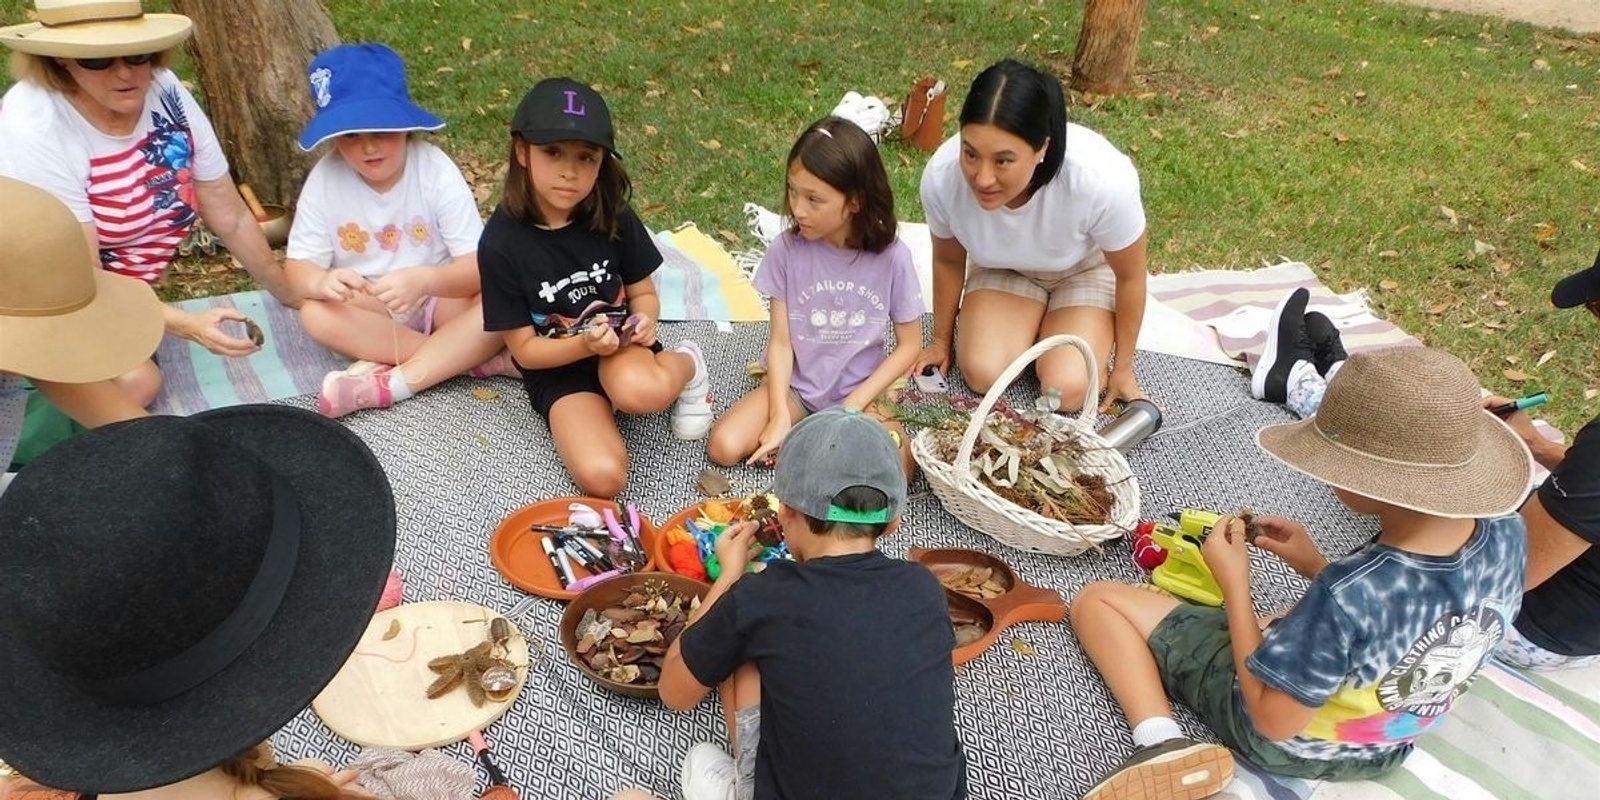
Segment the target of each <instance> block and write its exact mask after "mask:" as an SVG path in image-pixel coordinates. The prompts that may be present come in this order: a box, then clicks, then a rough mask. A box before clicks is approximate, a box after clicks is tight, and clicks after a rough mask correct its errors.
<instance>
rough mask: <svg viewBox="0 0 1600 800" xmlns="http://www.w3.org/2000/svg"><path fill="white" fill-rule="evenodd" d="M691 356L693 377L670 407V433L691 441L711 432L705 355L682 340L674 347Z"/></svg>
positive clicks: (708, 379) (708, 378)
mask: <svg viewBox="0 0 1600 800" xmlns="http://www.w3.org/2000/svg"><path fill="white" fill-rule="evenodd" d="M673 349H674V350H676V351H677V352H679V353H687V354H688V356H689V357H690V358H692V359H694V377H692V378H690V379H689V385H687V386H685V387H683V391H682V392H679V393H678V401H677V402H676V403H675V404H673V406H672V434H673V435H674V436H677V437H678V438H679V439H687V440H689V441H694V440H696V439H704V438H706V434H708V433H710V432H711V421H712V412H711V378H710V376H709V375H708V374H707V372H706V357H705V354H704V353H702V352H700V345H697V344H695V343H694V342H690V341H684V342H681V343H679V344H678V346H677V347H675V348H673Z"/></svg>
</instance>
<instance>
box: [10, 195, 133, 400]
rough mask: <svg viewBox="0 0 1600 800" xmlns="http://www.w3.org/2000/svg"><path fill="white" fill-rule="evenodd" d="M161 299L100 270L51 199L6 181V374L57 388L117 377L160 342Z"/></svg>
mask: <svg viewBox="0 0 1600 800" xmlns="http://www.w3.org/2000/svg"><path fill="white" fill-rule="evenodd" d="M161 332H162V311H161V301H159V300H157V299H156V294H155V292H154V291H153V290H152V289H151V288H150V286H149V285H148V284H146V283H144V282H143V281H140V280H136V279H134V278H128V277H124V276H121V275H114V274H112V273H110V272H106V271H105V270H103V269H101V268H100V262H99V259H97V258H95V255H94V253H92V252H90V250H89V242H88V241H87V240H86V239H84V236H83V226H82V225H81V224H80V223H79V222H78V220H77V218H75V217H73V216H72V212H71V211H68V210H67V207H66V206H65V205H62V203H61V201H60V200H57V199H56V198H55V196H54V195H51V194H50V193H49V192H46V191H45V190H43V189H40V188H38V187H36V186H32V185H30V184H26V183H23V182H22V181H18V180H13V179H11V178H0V371H5V372H14V373H17V374H19V375H24V376H27V377H29V378H39V379H41V380H46V381H58V382H61V383H89V382H92V381H100V380H105V379H107V378H114V377H116V376H118V375H121V374H122V373H124V372H127V371H128V370H130V369H133V368H134V367H136V366H138V365H139V362H141V361H143V360H145V359H147V358H149V357H150V354H152V353H154V352H155V350H156V346H157V345H158V344H160V342H161Z"/></svg>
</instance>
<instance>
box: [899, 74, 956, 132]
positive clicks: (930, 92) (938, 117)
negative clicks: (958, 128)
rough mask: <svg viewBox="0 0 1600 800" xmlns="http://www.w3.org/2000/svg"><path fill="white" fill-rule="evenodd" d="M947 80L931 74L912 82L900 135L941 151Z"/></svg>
mask: <svg viewBox="0 0 1600 800" xmlns="http://www.w3.org/2000/svg"><path fill="white" fill-rule="evenodd" d="M944 98H945V91H944V81H941V80H939V79H937V78H934V77H933V76H931V75H929V76H927V77H925V78H918V79H917V82H916V83H913V84H911V94H910V95H909V96H908V97H906V105H905V115H904V116H903V117H901V119H900V138H901V139H904V140H906V141H908V142H910V143H912V144H914V145H916V146H917V147H919V148H921V149H923V150H929V151H932V150H937V149H939V145H940V143H942V142H943V141H944Z"/></svg>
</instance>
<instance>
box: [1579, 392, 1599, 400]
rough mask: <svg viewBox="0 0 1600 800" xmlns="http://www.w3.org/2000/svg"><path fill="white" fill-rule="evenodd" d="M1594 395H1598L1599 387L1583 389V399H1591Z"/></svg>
mask: <svg viewBox="0 0 1600 800" xmlns="http://www.w3.org/2000/svg"><path fill="white" fill-rule="evenodd" d="M1596 397H1600V389H1584V390H1583V399H1585V400H1593V399H1595V398H1596Z"/></svg>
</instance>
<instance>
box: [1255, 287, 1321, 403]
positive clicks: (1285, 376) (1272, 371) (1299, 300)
mask: <svg viewBox="0 0 1600 800" xmlns="http://www.w3.org/2000/svg"><path fill="white" fill-rule="evenodd" d="M1310 300H1311V292H1309V291H1307V290H1305V289H1303V288H1302V289H1296V290H1294V291H1292V292H1290V293H1289V296H1288V297H1285V298H1283V302H1281V303H1278V308H1277V310H1276V311H1274V312H1272V322H1271V324H1269V325H1268V326H1267V344H1266V347H1265V348H1264V349H1263V350H1262V351H1261V361H1260V362H1258V363H1257V364H1256V371H1255V373H1254V374H1253V375H1251V376H1250V394H1251V395H1252V396H1254V397H1255V398H1256V399H1257V400H1266V401H1267V402H1269V403H1282V402H1286V401H1287V400H1288V399H1289V369H1290V368H1291V367H1293V366H1294V364H1295V362H1296V361H1310V360H1311V342H1310V341H1309V340H1308V339H1307V338H1306V303H1308V302H1310Z"/></svg>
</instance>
